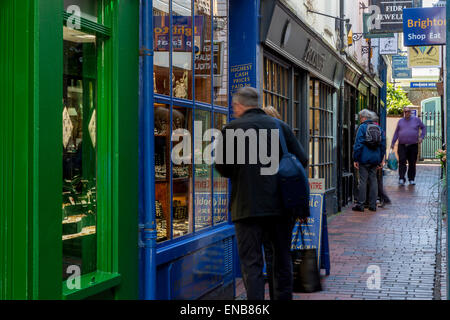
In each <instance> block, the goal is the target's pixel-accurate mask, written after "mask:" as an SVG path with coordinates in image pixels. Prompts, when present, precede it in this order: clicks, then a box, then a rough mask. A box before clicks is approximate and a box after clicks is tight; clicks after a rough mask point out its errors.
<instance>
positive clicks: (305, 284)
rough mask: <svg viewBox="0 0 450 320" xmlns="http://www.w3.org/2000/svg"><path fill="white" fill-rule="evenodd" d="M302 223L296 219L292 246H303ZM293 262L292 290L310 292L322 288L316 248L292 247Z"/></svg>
mask: <svg viewBox="0 0 450 320" xmlns="http://www.w3.org/2000/svg"><path fill="white" fill-rule="evenodd" d="M301 231H302V225H301V224H300V223H299V222H298V221H297V222H296V224H295V227H294V232H293V235H294V236H293V239H292V247H293V248H296V247H299V246H298V244H299V241H300V244H301V245H302V246H301V247H300V248H305V245H304V240H303V236H302V232H301ZM291 256H292V264H293V278H294V281H293V291H294V292H303V293H311V292H317V291H321V290H322V286H321V284H320V270H319V264H318V261H317V251H316V249H300V250H299V249H294V250H292V251H291Z"/></svg>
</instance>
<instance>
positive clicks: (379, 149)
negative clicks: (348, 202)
mask: <svg viewBox="0 0 450 320" xmlns="http://www.w3.org/2000/svg"><path fill="white" fill-rule="evenodd" d="M371 116H372V115H371V111H369V110H367V109H363V110H361V111H360V112H359V120H360V123H361V125H360V126H359V128H358V133H357V135H356V141H355V144H354V146H353V160H354V166H355V168H356V169H358V170H359V190H358V201H357V204H356V206H354V207H353V208H352V210H353V211H360V212H364V202H365V201H366V192H367V185H368V184H369V185H370V187H369V210H370V211H377V194H378V184H377V177H376V170H377V168H379V167H380V166H381V167H382V166H383V165H382V163H383V159H384V155H385V153H386V137H385V135H384V133H383V130H382V129H381V128H380V126H378V125H376V124H375V123H374V122H373V121H372V120H371Z"/></svg>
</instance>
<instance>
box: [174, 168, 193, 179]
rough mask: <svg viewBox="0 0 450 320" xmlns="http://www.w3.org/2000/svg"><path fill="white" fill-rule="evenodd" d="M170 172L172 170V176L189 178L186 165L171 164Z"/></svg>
mask: <svg viewBox="0 0 450 320" xmlns="http://www.w3.org/2000/svg"><path fill="white" fill-rule="evenodd" d="M172 172H173V177H174V178H189V166H188V165H179V166H173V167H172Z"/></svg>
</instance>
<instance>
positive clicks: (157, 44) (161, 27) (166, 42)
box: [153, 0, 176, 95]
mask: <svg viewBox="0 0 450 320" xmlns="http://www.w3.org/2000/svg"><path fill="white" fill-rule="evenodd" d="M169 17H170V15H169V0H158V1H153V31H154V32H153V47H154V48H153V49H154V51H155V52H154V57H153V59H154V62H153V65H154V71H153V81H154V91H155V93H160V94H165V95H170V78H169V73H170V68H169V63H170V56H169V53H170V32H169V31H170V20H169ZM173 80H174V79H173V77H172V81H173ZM175 80H176V79H175ZM175 83H176V81H175Z"/></svg>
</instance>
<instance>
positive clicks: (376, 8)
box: [366, 0, 414, 34]
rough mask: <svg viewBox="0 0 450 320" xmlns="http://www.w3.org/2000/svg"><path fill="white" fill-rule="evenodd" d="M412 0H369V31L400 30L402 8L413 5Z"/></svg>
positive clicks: (390, 31)
mask: <svg viewBox="0 0 450 320" xmlns="http://www.w3.org/2000/svg"><path fill="white" fill-rule="evenodd" d="M413 2H414V1H413V0H390V1H386V0H371V1H370V6H369V8H368V9H369V19H368V20H367V21H366V23H367V24H368V25H367V27H368V29H369V30H370V33H373V34H375V33H393V32H402V28H403V24H402V22H403V10H404V9H407V8H412V7H413Z"/></svg>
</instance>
